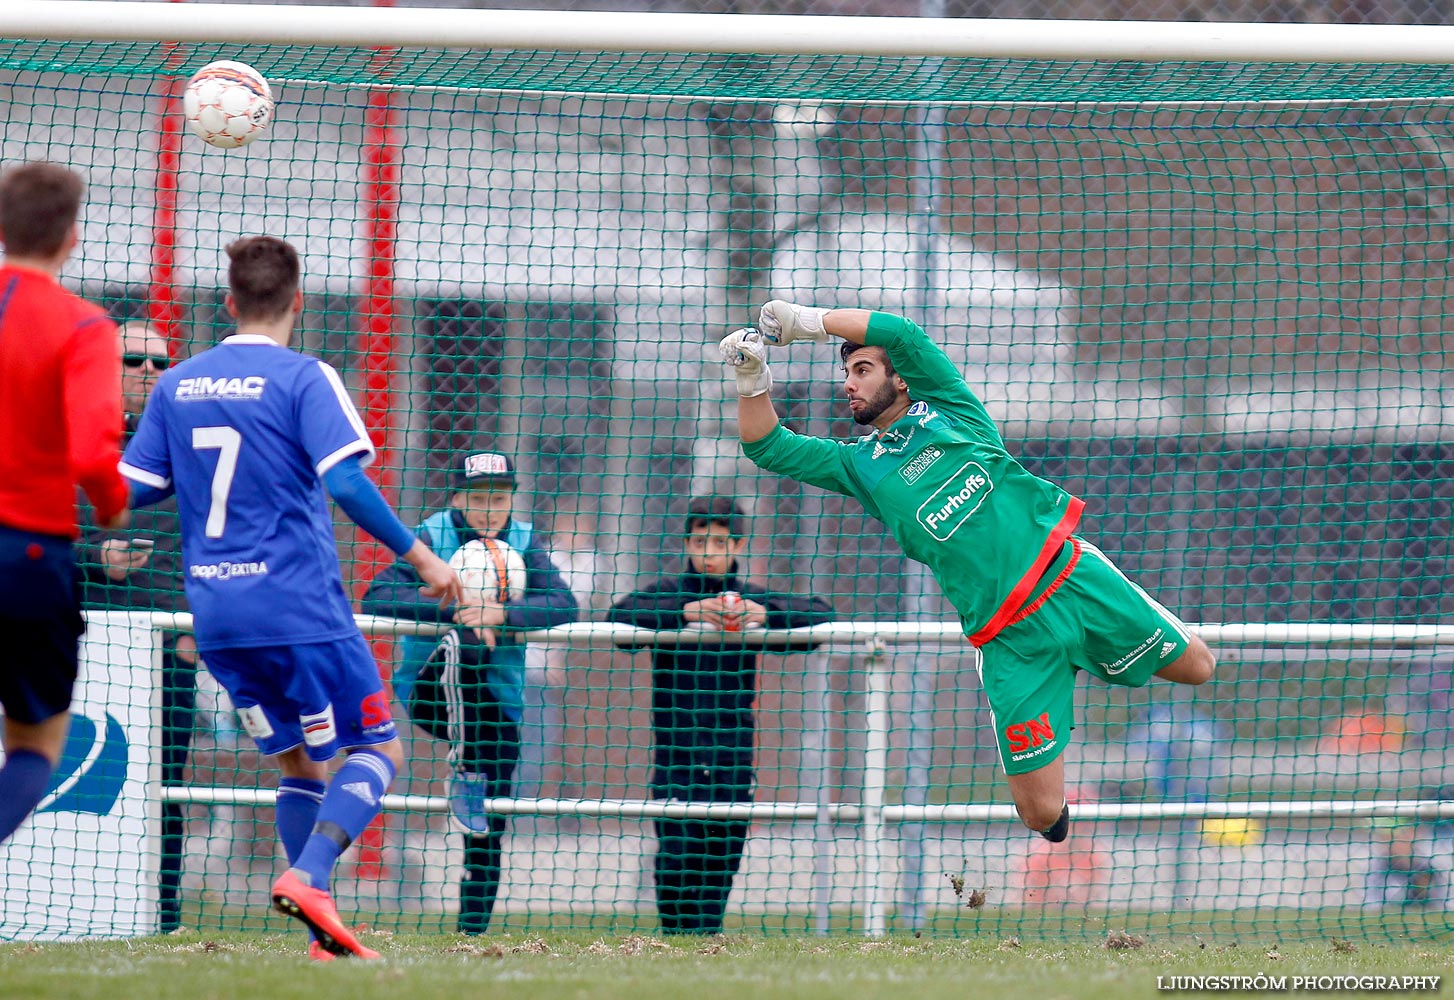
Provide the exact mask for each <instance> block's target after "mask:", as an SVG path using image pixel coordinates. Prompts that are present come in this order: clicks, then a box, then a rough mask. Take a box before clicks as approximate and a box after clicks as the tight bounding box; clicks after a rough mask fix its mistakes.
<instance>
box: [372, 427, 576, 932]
mask: <svg viewBox="0 0 1454 1000" xmlns="http://www.w3.org/2000/svg"><path fill="white" fill-rule="evenodd" d="M455 487H456V489H455V492H454V494H453V495H452V496H451V498H450V506H449V507H448V508H446V509H445V510H441V511H439V512H437V513H435V514H433V515H431V516H430V517H428V518H427V519H425V521H424V523H423V524H421V525H420V526H419V528H418V532H417V534H418V535H419V537H420V538H422V539H424V540H425V542H426V543H427V544H428V545H429V547H430V548H432V549H433V550H434V551H435V552H436V553H438V555H439V557H440V558H441V559H445V560H448V559H449V558H450V557H451V556H453V555H454V553H455V552H456V551H458V549H459V548H460V547H461V546H462V545H464V544H465V543H466V542H468V541H471V540H473V539H476V538H499V539H502V540H503V541H505V542H506V543H507V544H508V545H509V546H510V547H511V548H513V549H515V550H516V551H518V552H519V553H520V554H521V556H522V558H523V559H524V561H525V569H526V583H525V592H524V594H523V595H522V596H521V597H520V598H518V599H515V600H510V601H508V602H505V603H499V602H496V601H491V600H480V599H479V595H473V596H474V597H475V598H476V599H475V600H470V597H471V595H470V594H468V593H467V594H466V595H465V596H466V600H465V601H464V602H463V603H461V604H460V605H459V606H458V607H455V608H449V609H444V610H441V609H440V608H439V606H438V605H437V604H436V603H432V602H431V601H430V600H429V599H428V598H425V597H424V596H423V595H421V594H420V592H419V587H420V581H419V577H418V574H416V573H415V572H414V569H413V567H411V566H410V565H409V564H408V563H405V562H402V561H400V562H396V563H394V564H393V565H392V566H389V567H388V568H387V569H385V570H384V571H383V572H382V573H380V574H379V575H378V576H377V577H375V578H374V580H373V582H372V583H370V584H369V588H368V591H367V593H365V594H364V598H363V602H362V604H363V611H364V613H365V614H371V615H383V616H386V617H390V618H403V619H406V620H409V621H420V622H432V623H436V624H441V625H447V624H451V623H452V624H455V625H457V626H459V627H457V628H455V629H453V630H452V631H450V632H447V633H446V634H445V635H444V636H442V637H441V638H439V639H434V638H425V637H419V636H406V637H403V638H401V639H400V642H399V650H400V651H399V663H398V666H397V667H396V669H395V672H394V690H395V692H396V693H397V694H398V697H399V700H400V701H402V702H403V703H404V705H405V706H406V707H407V708H408V710H409V718H410V719H411V720H412V721H413V722H414V724H415V725H417V726H419V727H420V728H421V729H423V730H424V731H425V732H427V733H429V734H430V735H431V736H434V737H435V738H437V739H441V740H447V741H448V742H449V743H450V754H449V759H450V764H451V765H452V766H453V768H454V774H453V776H452V778H451V780H450V806H451V809H452V810H453V812H454V816H455V818H456V819H457V820H458V821H459V822H460V824H461V825H462V826H464V827H465V829H466V831H467V832H466V833H465V838H464V870H465V874H464V879H463V880H462V881H461V882H460V887H459V930H460V932H461V933H463V934H482V933H484V932H485V930H486V929H487V928H488V926H489V922H490V914H491V913H492V912H493V910H494V908H495V897H496V895H497V894H498V893H499V890H500V859H501V852H502V847H503V844H504V839H505V817H504V816H497V815H494V814H487V813H486V812H485V811H484V806H483V803H484V800H485V799H486V798H491V797H497V796H499V797H503V796H508V795H509V794H510V792H511V779H512V778H513V777H514V773H515V764H516V762H517V761H518V760H519V759H520V713H521V709H522V706H523V704H524V698H523V693H524V684H525V645H524V644H523V643H521V642H520V641H519V640H518V639H516V638H515V637H514V636H515V635H516V634H518V633H520V632H530V631H535V630H537V629H546V628H554V627H555V626H557V625H566V624H569V623H570V622H573V621H575V620H576V617H577V615H578V614H579V610H578V607H577V605H576V599H575V597H574V595H572V594H571V591H570V588H569V587H568V586H567V585H566V582H565V580H564V579H563V578H562V577H561V575H560V572H559V571H558V570H557V569H556V568H555V565H554V564H553V563H551V561H550V557H549V556H548V555H547V554H546V552H545V550H544V549H543V548H542V547H541V546H540V545H539V544H538V542H537V540H536V538H535V532H534V529H533V528H532V526H531V524H530V522H528V521H521V520H517V519H515V518H514V517H512V516H511V509H512V505H513V502H514V493H515V466H514V463H512V462H511V461H510V459H509V457H508V456H506V455H501V454H498V453H496V452H479V453H475V454H471V455H466V456H464V458H463V459H462V460H461V462H460V466H459V469H458V471H457V472H456V474H455Z"/></svg>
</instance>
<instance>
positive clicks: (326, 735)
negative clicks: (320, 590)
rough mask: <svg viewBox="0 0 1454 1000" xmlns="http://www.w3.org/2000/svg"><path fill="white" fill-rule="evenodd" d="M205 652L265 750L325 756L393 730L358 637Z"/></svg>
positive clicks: (381, 739) (389, 735)
mask: <svg viewBox="0 0 1454 1000" xmlns="http://www.w3.org/2000/svg"><path fill="white" fill-rule="evenodd" d="M202 655H203V659H204V660H205V662H206V664H207V669H208V671H209V672H210V673H211V674H212V676H213V677H215V678H216V679H217V683H219V684H221V685H222V687H223V688H224V689H225V690H226V691H227V696H228V697H229V698H231V699H232V704H233V707H234V708H236V709H237V717H238V718H239V719H240V720H241V721H242V728H243V730H244V731H245V732H246V733H247V734H248V735H249V736H251V737H252V739H253V742H254V743H256V744H257V748H258V749H259V750H261V751H262V752H263V753H265V754H269V755H272V754H280V753H283V752H284V751H286V750H291V749H293V748H294V747H297V746H302V747H304V748H306V750H307V753H308V756H309V757H310V758H311V759H313V760H316V761H326V760H331V759H332V758H333V757H334V756H335V755H337V753H338V752H339V751H340V750H351V749H353V748H354V747H366V746H376V745H377V744H380V743H387V742H389V741H390V740H392V739H394V738H395V736H396V735H397V734H396V732H395V728H394V719H393V716H392V715H391V714H390V712H389V699H388V696H387V695H386V694H385V693H384V683H383V681H382V680H380V678H379V668H378V667H377V666H376V665H375V664H374V658H373V654H372V653H370V652H369V646H368V643H367V642H365V641H364V638H363V636H361V635H358V636H353V637H351V638H348V639H338V640H334V641H332V642H317V643H307V644H304V645H298V646H256V647H248V648H242V649H209V650H207V652H205V653H204V654H202Z"/></svg>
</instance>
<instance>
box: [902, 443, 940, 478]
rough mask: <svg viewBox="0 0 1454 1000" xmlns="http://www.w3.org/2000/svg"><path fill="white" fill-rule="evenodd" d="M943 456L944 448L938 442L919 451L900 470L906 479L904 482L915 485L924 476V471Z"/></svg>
mask: <svg viewBox="0 0 1454 1000" xmlns="http://www.w3.org/2000/svg"><path fill="white" fill-rule="evenodd" d="M943 457H944V449H943V448H941V447H939V446H938V445H937V444H931V445H930V446H929V447H927V448H925V449H924V450H923V451H921V452H919V454H917V455H915V456H914V457H913V458H911V459H909V460H908V461H907V462H905V463H904V467H903V468H902V469H900V470H899V476H900V477H901V478H902V479H903V480H904V482H906V483H908V484H909V485H910V486H913V485H914V484H915V483H917V482H918V481H919V480H920V479H922V478H923V476H924V473H926V472H928V471H929V467H930V466H931V465H933V464H934V463H935V462H937V461H939V460H940V459H941V458H943Z"/></svg>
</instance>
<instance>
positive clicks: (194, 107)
mask: <svg viewBox="0 0 1454 1000" xmlns="http://www.w3.org/2000/svg"><path fill="white" fill-rule="evenodd" d="M182 113H183V114H184V115H186V118H187V126H188V127H189V128H190V129H191V130H192V131H193V132H195V133H197V135H199V136H201V137H202V141H203V142H206V143H208V144H210V145H213V146H219V147H221V148H222V149H236V148H237V147H238V146H246V145H247V144H248V143H250V142H252V141H253V140H254V139H256V138H257V137H258V136H260V135H262V134H263V133H264V132H266V131H267V129H268V124H269V123H270V122H271V121H272V120H273V92H272V89H271V88H269V87H268V81H267V80H265V79H263V75H262V74H261V73H259V72H258V71H257V70H255V69H253V68H252V67H251V66H249V65H248V64H247V63H240V62H232V61H231V60H228V59H221V60H218V61H217V62H211V63H208V64H207V65H206V66H203V67H202V68H201V69H199V70H198V71H197V72H196V73H195V74H194V75H193V77H192V79H190V80H188V81H187V89H186V91H185V92H184V93H183V94H182Z"/></svg>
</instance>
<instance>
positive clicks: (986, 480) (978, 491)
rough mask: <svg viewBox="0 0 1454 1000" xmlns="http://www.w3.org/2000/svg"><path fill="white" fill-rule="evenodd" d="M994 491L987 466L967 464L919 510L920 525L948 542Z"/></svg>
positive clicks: (941, 485) (946, 481)
mask: <svg viewBox="0 0 1454 1000" xmlns="http://www.w3.org/2000/svg"><path fill="white" fill-rule="evenodd" d="M994 488H995V484H994V483H993V482H991V481H990V474H989V473H988V472H986V471H985V470H984V466H982V465H980V464H979V463H978V462H965V463H964V464H963V465H961V466H960V467H959V469H958V470H957V471H956V472H955V473H954V475H952V476H950V477H949V478H948V479H946V480H945V481H944V482H943V483H942V484H940V486H939V488H938V489H936V490H935V491H934V493H933V494H932V495H931V496H930V497H929V499H928V500H925V501H924V502H923V503H922V504H921V505H920V506H919V511H918V518H919V523H920V524H922V525H923V526H924V530H925V531H927V532H929V534H931V535H933V536H934V537H935V538H937V539H938V540H939V541H941V542H946V541H948V540H949V536H951V535H953V534H954V533H955V532H956V531H958V530H959V529H960V528H961V527H963V525H964V522H965V521H968V520H969V516H970V515H971V514H973V513H974V512H975V511H977V510H979V508H980V505H981V504H983V503H984V500H985V497H987V496H989V494H990V491H991V490H993V489H994Z"/></svg>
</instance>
